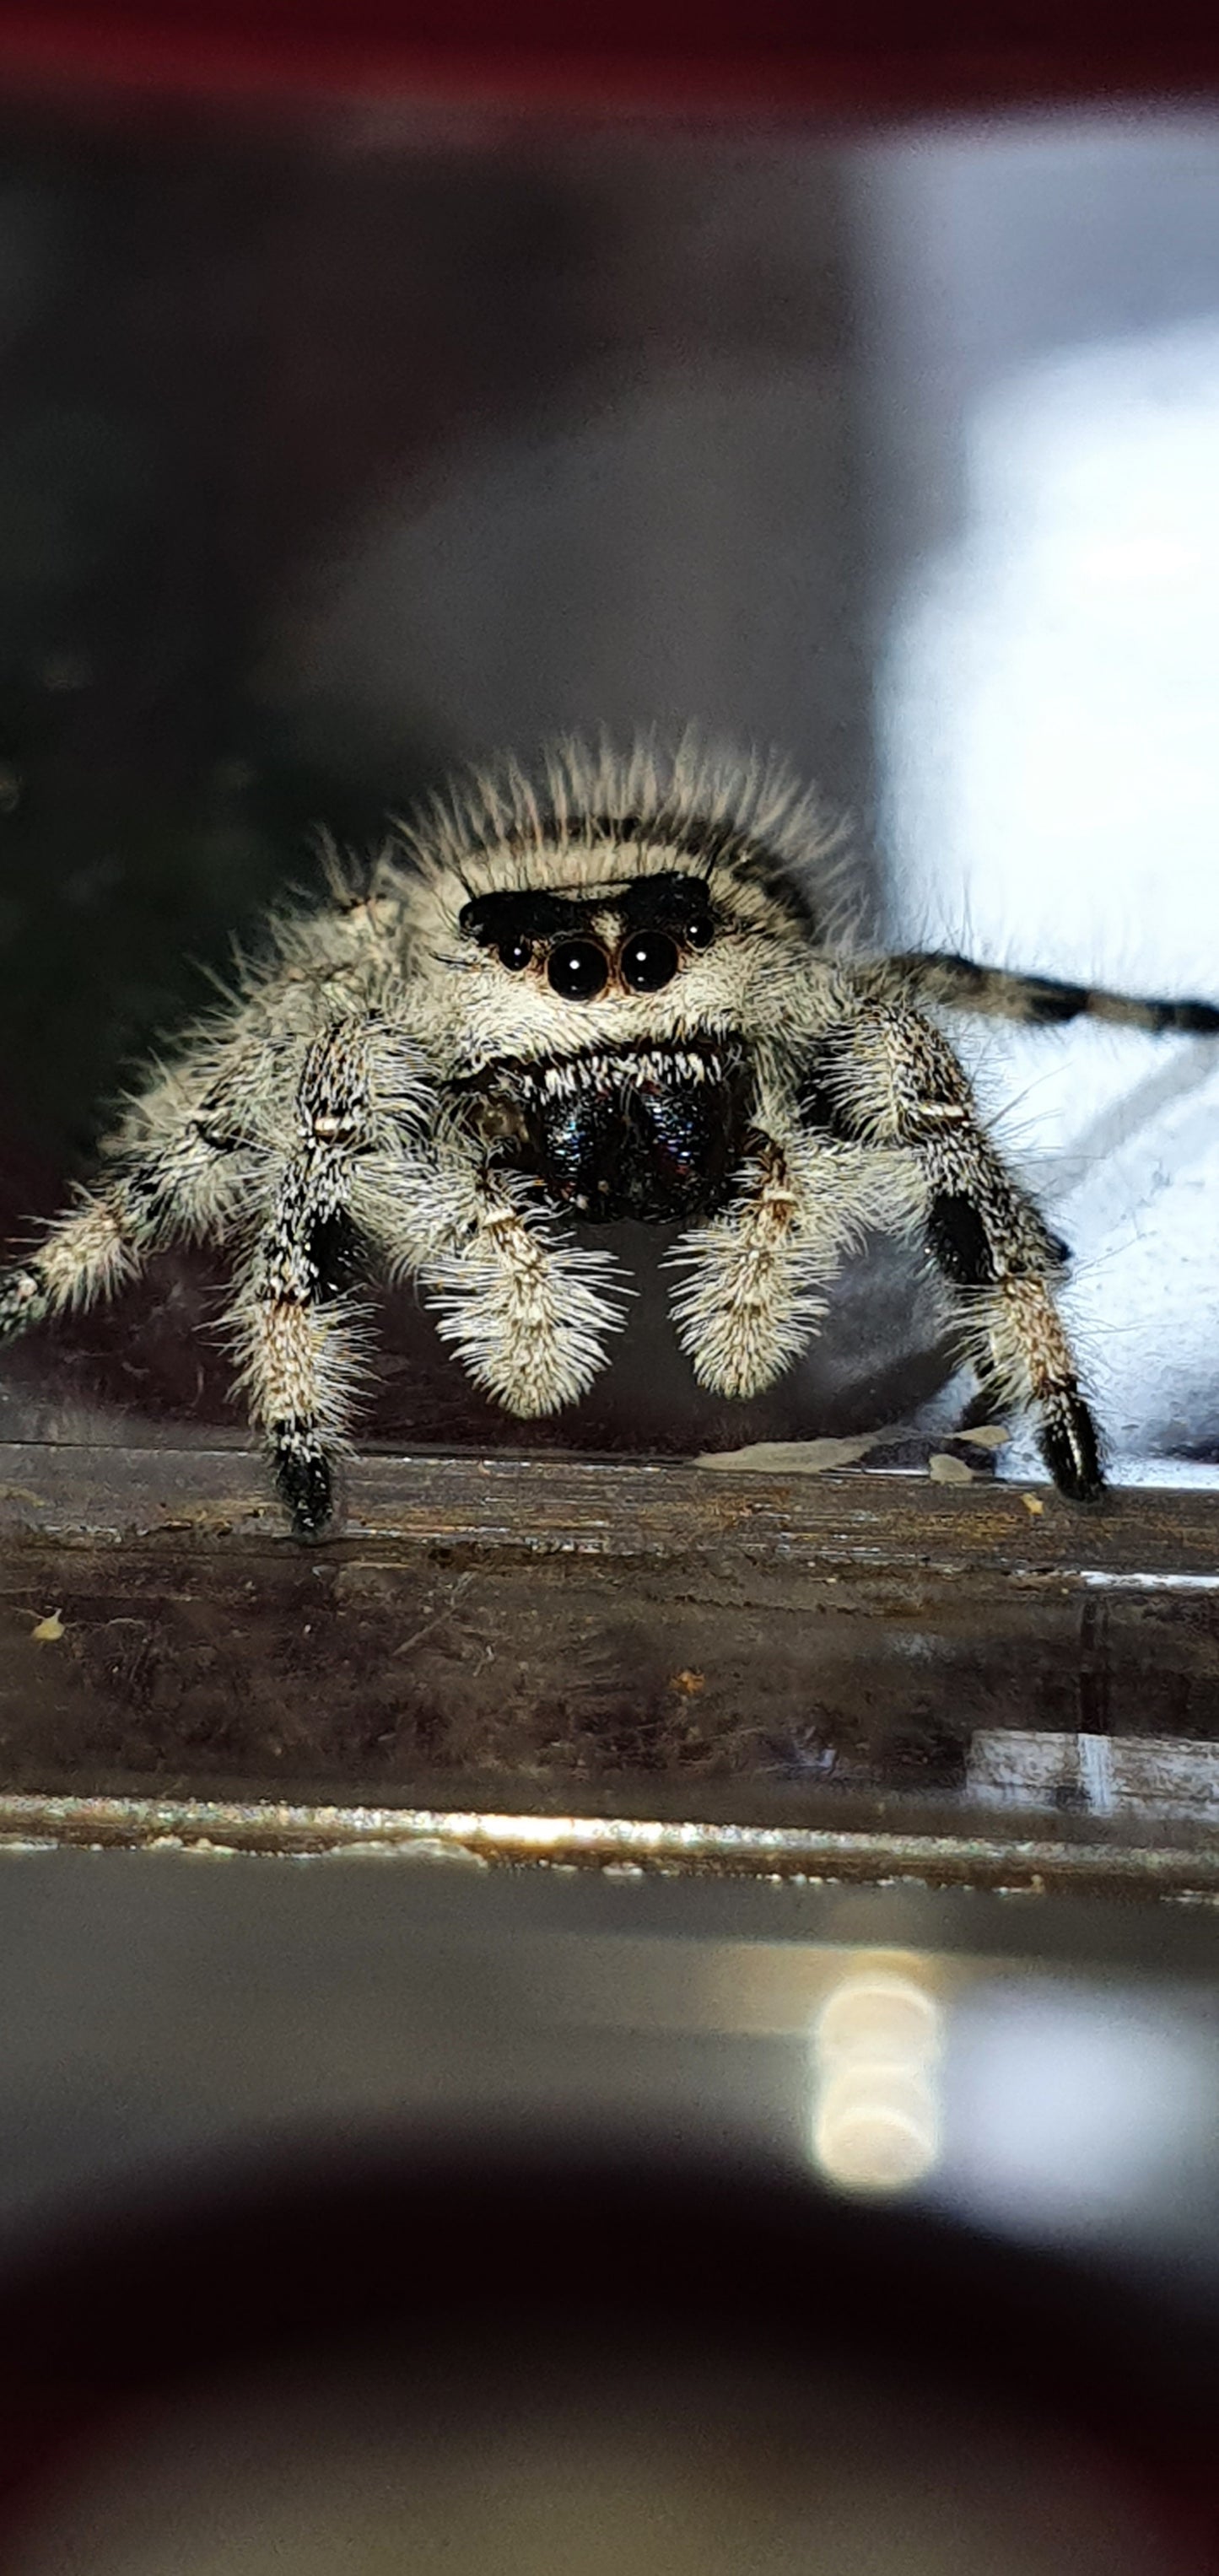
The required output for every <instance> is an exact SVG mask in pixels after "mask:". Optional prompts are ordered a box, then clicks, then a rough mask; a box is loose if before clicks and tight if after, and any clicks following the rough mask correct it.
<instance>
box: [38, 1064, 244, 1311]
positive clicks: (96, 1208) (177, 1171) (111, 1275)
mask: <svg viewBox="0 0 1219 2576" xmlns="http://www.w3.org/2000/svg"><path fill="white" fill-rule="evenodd" d="M129 1125H130V1127H131V1129H132V1130H134V1131H135V1132H134V1133H133V1135H132V1138H131V1141H129V1142H128V1141H124V1142H123V1143H122V1144H121V1145H120V1146H119V1147H118V1149H117V1151H116V1161H117V1163H118V1169H117V1171H116V1173H115V1177H114V1179H113V1180H112V1181H111V1182H110V1183H109V1185H108V1186H106V1187H103V1188H100V1189H95V1190H89V1191H87V1192H82V1193H81V1196H80V1198H79V1201H78V1203H77V1205H76V1206H75V1207H73V1208H69V1209H68V1210H67V1212H66V1213H65V1214H64V1215H63V1216H60V1217H57V1218H56V1219H55V1220H54V1222H53V1224H51V1225H50V1226H48V1227H47V1229H46V1231H45V1233H44V1235H43V1237H42V1240H41V1242H40V1243H39V1244H38V1245H37V1246H36V1247H35V1249H34V1250H33V1251H32V1252H31V1253H30V1254H29V1255H28V1256H27V1258H26V1259H25V1260H24V1261H22V1262H18V1263H15V1264H14V1265H13V1267H12V1268H11V1269H8V1270H5V1271H2V1272H0V1342H4V1341H13V1340H15V1339H16V1337H17V1335H18V1334H19V1333H25V1332H29V1331H30V1330H31V1329H32V1327H33V1326H34V1325H36V1324H40V1323H42V1322H43V1321H44V1320H45V1319H46V1317H47V1316H49V1315H55V1314H61V1313H63V1312H64V1311H65V1309H68V1308H71V1307H82V1306H89V1305H92V1304H93V1303H94V1301H95V1300H96V1299H97V1298H99V1297H108V1296H112V1295H113V1294H114V1291H115V1290H116V1289H117V1288H120V1287H121V1286H122V1285H123V1283H124V1282H125V1281H126V1280H127V1279H130V1278H134V1276H135V1274H136V1272H137V1271H138V1270H139V1268H140V1266H141V1264H142V1262H143V1261H144V1260H145V1259H146V1258H147V1257H148V1255H149V1254H150V1253H152V1252H155V1251H157V1250H159V1248H160V1247H161V1246H162V1245H163V1244H165V1243H169V1242H171V1241H172V1240H173V1239H174V1237H175V1236H181V1235H195V1236H202V1235H204V1234H207V1233H210V1232H212V1231H215V1230H216V1229H217V1228H218V1226H219V1224H220V1222H221V1221H222V1217H223V1213H224V1209H225V1206H226V1202H227V1200H228V1198H229V1196H230V1195H231V1193H232V1190H233V1188H234V1186H235V1185H236V1177H237V1176H236V1174H235V1172H234V1170H233V1164H234V1161H235V1157H234V1156H233V1155H231V1153H230V1151H229V1147H228V1140H227V1138H225V1137H223V1136H217V1135H216V1134H214V1133H213V1132H212V1129H211V1126H210V1124H209V1122H208V1120H207V1118H206V1117H204V1116H203V1115H201V1114H200V1112H199V1110H198V1106H197V1104H195V1103H192V1102H190V1101H188V1100H186V1099H184V1098H183V1096H182V1094H181V1093H180V1091H179V1090H178V1088H177V1086H176V1085H175V1084H174V1083H173V1082H172V1081H171V1080H165V1081H162V1082H160V1083H158V1084H157V1085H155V1086H154V1088H153V1089H152V1090H151V1091H150V1092H149V1094H148V1095H147V1097H146V1099H145V1100H144V1101H142V1102H140V1103H137V1105H136V1108H135V1110H134V1111H133V1113H132V1115H131V1119H130V1121H129Z"/></svg>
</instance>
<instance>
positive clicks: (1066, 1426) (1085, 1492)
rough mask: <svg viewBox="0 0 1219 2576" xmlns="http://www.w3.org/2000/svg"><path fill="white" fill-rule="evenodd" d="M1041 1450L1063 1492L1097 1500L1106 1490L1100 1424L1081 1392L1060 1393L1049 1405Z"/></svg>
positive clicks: (1071, 1497)
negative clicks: (1099, 1437)
mask: <svg viewBox="0 0 1219 2576" xmlns="http://www.w3.org/2000/svg"><path fill="white" fill-rule="evenodd" d="M1041 1454H1042V1457H1043V1458H1044V1460H1045V1463H1046V1465H1047V1467H1048V1468H1049V1471H1050V1474H1051V1475H1052V1477H1053V1479H1054V1482H1055V1484H1056V1485H1057V1487H1058V1491H1059V1493H1060V1494H1065V1495H1066V1497H1067V1500H1068V1501H1069V1502H1072V1503H1094V1502H1096V1500H1097V1499H1098V1497H1099V1496H1100V1495H1101V1494H1103V1492H1104V1490H1105V1479H1104V1476H1103V1474H1102V1472H1101V1463H1100V1449H1099V1446H1098V1443H1097V1438H1096V1425H1095V1423H1094V1422H1093V1419H1092V1416H1091V1414H1090V1413H1089V1411H1088V1408H1087V1405H1086V1404H1085V1403H1084V1400H1083V1397H1082V1396H1079V1395H1061V1396H1058V1397H1057V1398H1056V1399H1055V1401H1054V1403H1053V1405H1052V1406H1051V1407H1047V1409H1046V1415H1045V1420H1044V1422H1043V1425H1042V1432H1041Z"/></svg>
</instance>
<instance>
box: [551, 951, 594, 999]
mask: <svg viewBox="0 0 1219 2576" xmlns="http://www.w3.org/2000/svg"><path fill="white" fill-rule="evenodd" d="M546 972H547V974H548V976H549V977H550V981H551V983H552V985H553V986H554V989H555V991H556V993H561V994H562V995H563V999H564V1001H566V1002H591V1001H593V1000H595V998H596V996H597V994H598V993H601V992H604V990H605V986H606V984H607V983H608V982H609V966H608V964H607V962H606V956H605V950H604V949H603V948H597V947H595V946H594V944H593V941H592V940H591V939H565V940H564V941H563V944H562V946H561V947H560V948H552V949H551V952H550V963H549V965H548V967H547V969H546Z"/></svg>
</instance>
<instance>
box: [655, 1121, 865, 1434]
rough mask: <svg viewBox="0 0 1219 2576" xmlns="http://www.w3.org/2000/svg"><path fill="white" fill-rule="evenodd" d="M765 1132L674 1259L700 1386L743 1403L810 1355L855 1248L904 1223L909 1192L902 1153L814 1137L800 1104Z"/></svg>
mask: <svg viewBox="0 0 1219 2576" xmlns="http://www.w3.org/2000/svg"><path fill="white" fill-rule="evenodd" d="M764 1127H765V1129H766V1131H767V1132H764V1133H763V1132H760V1133H759V1136H758V1141H757V1151H756V1154H755V1155H754V1157H753V1158H752V1159H751V1161H750V1162H749V1163H748V1164H747V1165H746V1167H745V1169H744V1171H743V1172H742V1173H741V1175H740V1178H739V1183H738V1189H737V1195H736V1197H735V1199H734V1200H733V1201H732V1203H731V1205H730V1206H729V1207H728V1208H727V1209H726V1210H725V1211H724V1214H723V1215H722V1216H719V1217H716V1218H715V1219H713V1221H712V1223H711V1224H709V1225H706V1226H700V1227H699V1228H698V1229H697V1230H696V1231H694V1232H692V1233H690V1234H687V1235H685V1236H683V1238H682V1241H681V1243H680V1244H679V1246H678V1249H677V1253H676V1255H675V1266H677V1267H678V1268H680V1269H681V1270H682V1271H683V1272H684V1273H685V1276H684V1278H683V1281H682V1284H681V1286H680V1288H679V1289H678V1290H677V1293H676V1295H675V1296H674V1298H673V1301H672V1313H673V1320H674V1323H675V1324H676V1326H677V1333H678V1339H679V1341H680V1342H681V1346H682V1349H683V1350H684V1351H685V1353H686V1355H687V1357H688V1359H689V1361H690V1364H691V1367H692V1368H693V1370H694V1374H695V1376H696V1378H697V1379H698V1382H699V1384H700V1386H705V1387H707V1388H709V1389H710V1390H711V1391H712V1392H713V1393H714V1394H717V1395H727V1396H733V1397H736V1398H738V1399H744V1398H746V1397H749V1396H752V1395H758V1394H760V1393H761V1391H762V1389H763V1388H764V1387H768V1386H770V1385H772V1384H773V1383H774V1380H775V1379H776V1378H777V1377H781V1376H782V1374H783V1372H784V1370H785V1369H787V1368H790V1367H791V1365H792V1363H793V1361H795V1360H797V1359H798V1358H799V1357H800V1354H801V1352H802V1351H803V1350H805V1349H806V1348H807V1345H808V1343H809V1342H810V1341H811V1339H812V1337H813V1335H814V1333H815V1332H816V1331H817V1328H818V1325H819V1324H820V1322H821V1318H822V1316H823V1315H824V1313H825V1303H826V1301H825V1291H826V1289H827V1287H828V1286H829V1284H830V1282H831V1281H832V1280H833V1278H834V1277H835V1274H836V1273H837V1271H838V1270H839V1269H840V1268H841V1265H842V1263H843V1261H844V1260H845V1259H846V1257H847V1255H848V1254H849V1253H851V1252H854V1251H857V1250H858V1249H859V1247H860V1245H861V1244H862V1242H863V1240H864V1237H865V1235H866V1234H867V1233H868V1231H869V1229H870V1228H872V1227H874V1226H889V1225H893V1224H895V1223H896V1222H898V1221H899V1209H900V1207H903V1206H904V1205H905V1202H906V1201H907V1200H908V1197H909V1182H908V1179H907V1176H906V1174H905V1170H904V1165H903V1161H902V1158H901V1157H899V1156H896V1155H893V1154H886V1153H884V1152H877V1151H876V1150H874V1149H873V1148H871V1147H868V1146H863V1145H859V1144H854V1143H850V1142H847V1141H845V1140H839V1139H835V1138H831V1137H828V1136H821V1135H816V1134H810V1133H808V1132H807V1131H805V1130H804V1129H802V1128H801V1127H800V1126H799V1125H798V1123H797V1119H796V1115H795V1102H794V1100H793V1101H792V1103H791V1104H790V1106H787V1107H780V1106H779V1105H778V1104H773V1105H772V1111H771V1113H770V1114H767V1115H766V1117H765V1119H764Z"/></svg>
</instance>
